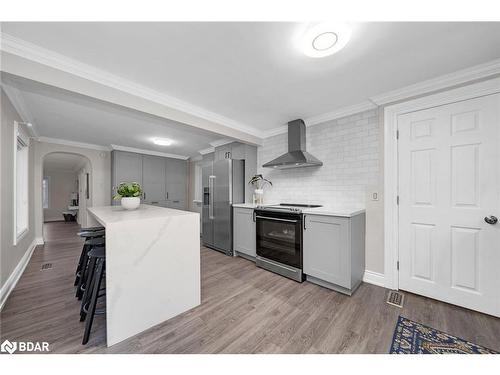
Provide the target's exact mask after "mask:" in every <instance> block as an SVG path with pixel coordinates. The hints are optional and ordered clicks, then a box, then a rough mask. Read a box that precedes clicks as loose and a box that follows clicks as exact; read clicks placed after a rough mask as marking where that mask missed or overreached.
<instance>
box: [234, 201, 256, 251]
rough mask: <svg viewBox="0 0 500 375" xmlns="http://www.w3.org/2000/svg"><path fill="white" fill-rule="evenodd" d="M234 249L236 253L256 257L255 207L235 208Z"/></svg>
mask: <svg viewBox="0 0 500 375" xmlns="http://www.w3.org/2000/svg"><path fill="white" fill-rule="evenodd" d="M233 236H234V238H233V249H234V251H235V254H236V255H241V254H244V255H247V256H250V257H252V258H255V256H256V255H257V253H256V244H255V242H256V241H255V240H256V238H255V237H256V234H255V219H254V210H253V208H241V207H234V208H233Z"/></svg>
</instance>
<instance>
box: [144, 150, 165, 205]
mask: <svg viewBox="0 0 500 375" xmlns="http://www.w3.org/2000/svg"><path fill="white" fill-rule="evenodd" d="M165 176H166V171H165V158H162V157H160V156H150V155H143V157H142V188H143V190H144V202H145V203H149V204H162V201H164V200H166V198H165V197H166V186H165Z"/></svg>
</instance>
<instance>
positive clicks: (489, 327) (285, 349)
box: [0, 223, 500, 353]
mask: <svg viewBox="0 0 500 375" xmlns="http://www.w3.org/2000/svg"><path fill="white" fill-rule="evenodd" d="M77 230H78V226H77V225H76V224H70V223H49V224H46V225H45V238H46V244H45V245H44V246H43V247H42V246H40V247H38V248H37V249H36V250H35V252H34V254H33V257H32V259H31V261H30V263H29V265H28V267H27V268H26V271H25V272H24V274H23V276H22V277H21V279H20V281H19V283H18V284H17V286H16V288H15V289H14V291H13V292H12V294H11V295H10V297H9V299H8V301H7V302H6V305H5V307H4V309H3V311H2V313H1V315H0V319H1V326H0V327H1V341H3V340H4V339H9V340H11V341H12V340H16V341H28V340H29V341H48V342H49V343H50V350H51V352H53V353H387V352H388V350H389V346H390V343H391V338H392V334H393V330H394V326H395V324H396V319H397V317H398V315H399V314H401V315H403V316H405V317H407V318H409V319H412V320H415V321H418V322H421V323H423V324H426V325H429V326H432V327H434V328H437V329H440V330H443V331H445V332H448V333H450V334H452V335H456V336H459V337H462V338H464V339H466V340H469V341H472V342H475V343H477V344H481V345H484V346H486V347H489V348H491V349H494V350H497V351H500V319H498V318H494V317H491V316H488V315H484V314H480V313H476V312H473V311H470V310H466V309H462V308H460V307H456V306H452V305H448V304H445V303H442V302H438V301H434V300H431V299H428V298H424V297H420V296H416V295H413V294H408V293H407V294H406V302H405V306H404V308H403V309H399V308H396V307H393V306H390V305H387V304H386V303H385V302H384V299H385V295H386V290H385V289H383V288H380V287H376V286H373V285H369V284H362V285H361V286H360V288H359V289H358V291H357V292H356V293H355V294H354V296H352V297H347V296H344V295H342V294H339V293H336V292H333V291H330V290H327V289H325V288H322V287H319V286H316V285H313V284H310V283H308V282H304V283H302V284H298V283H296V282H294V281H291V280H288V279H286V278H283V277H280V276H278V275H275V274H273V273H270V272H267V271H265V270H262V269H259V268H257V267H256V266H255V265H254V264H253V263H252V262H250V261H248V260H245V259H242V258H230V257H227V256H225V255H223V254H220V253H218V252H216V251H213V250H210V249H206V248H203V247H202V248H201V270H202V304H201V306H199V307H196V308H194V309H192V310H190V311H188V312H186V313H184V314H181V315H179V316H177V317H175V318H173V319H170V320H168V321H166V322H164V323H162V324H159V325H157V326H155V327H153V328H151V329H149V330H147V331H145V332H143V333H140V334H138V335H137V336H134V337H132V338H130V339H128V340H126V341H124V342H122V343H119V344H117V345H114V346H113V347H110V348H107V347H106V338H105V318H104V317H103V316H97V317H96V319H95V323H94V328H93V332H92V335H91V339H90V341H89V343H88V344H87V345H86V346H82V345H81V338H82V333H83V324H82V323H80V322H79V314H78V311H79V302H78V301H77V300H76V299H75V298H74V289H73V280H74V274H73V273H74V268H75V265H76V262H77V259H78V257H79V255H80V251H81V247H82V241H81V239H80V238H78V237H77V236H76V235H75V233H76V231H77ZM45 262H50V263H52V264H53V268H52V269H51V270H47V271H40V267H41V265H42V263H45ZM165 272H168V265H165Z"/></svg>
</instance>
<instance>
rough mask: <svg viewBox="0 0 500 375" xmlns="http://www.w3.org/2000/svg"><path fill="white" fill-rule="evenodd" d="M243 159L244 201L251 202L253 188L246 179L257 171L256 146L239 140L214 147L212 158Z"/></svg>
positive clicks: (217, 159) (248, 179) (216, 159)
mask: <svg viewBox="0 0 500 375" xmlns="http://www.w3.org/2000/svg"><path fill="white" fill-rule="evenodd" d="M223 159H236V160H245V202H251V201H252V196H253V188H252V186H250V185H248V181H250V179H251V178H252V177H253V176H254V175H255V174H256V173H257V147H255V146H251V145H247V144H244V143H240V142H232V143H229V144H225V145H222V146H218V147H216V148H215V152H214V160H215V161H219V160H223Z"/></svg>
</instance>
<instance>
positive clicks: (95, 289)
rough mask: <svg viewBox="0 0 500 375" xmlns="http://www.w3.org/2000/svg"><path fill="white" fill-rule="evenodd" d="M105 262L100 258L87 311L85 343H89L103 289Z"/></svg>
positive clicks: (83, 342)
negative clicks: (100, 291) (100, 292)
mask: <svg viewBox="0 0 500 375" xmlns="http://www.w3.org/2000/svg"><path fill="white" fill-rule="evenodd" d="M104 262H105V261H104V260H98V265H97V271H96V274H95V278H96V279H95V280H96V284H95V285H94V287H93V288H92V296H91V298H90V305H89V309H88V313H87V315H88V316H87V319H86V321H85V331H84V333H83V340H82V344H83V345H85V344H87V342H88V341H89V337H90V331H91V329H92V323H93V322H94V315H95V308H96V305H97V299H98V297H99V290H100V289H101V281H102V276H103V272H104Z"/></svg>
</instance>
